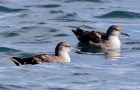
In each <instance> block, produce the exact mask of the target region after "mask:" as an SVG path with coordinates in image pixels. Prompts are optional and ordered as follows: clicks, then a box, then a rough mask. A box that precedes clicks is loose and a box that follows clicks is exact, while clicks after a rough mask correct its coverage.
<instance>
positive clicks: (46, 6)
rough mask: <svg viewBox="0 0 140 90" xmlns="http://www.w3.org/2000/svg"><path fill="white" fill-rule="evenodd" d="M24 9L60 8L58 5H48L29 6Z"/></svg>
mask: <svg viewBox="0 0 140 90" xmlns="http://www.w3.org/2000/svg"><path fill="white" fill-rule="evenodd" d="M25 7H37V8H57V7H61V5H58V4H48V5H30V6H25Z"/></svg>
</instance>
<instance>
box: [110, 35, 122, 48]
mask: <svg viewBox="0 0 140 90" xmlns="http://www.w3.org/2000/svg"><path fill="white" fill-rule="evenodd" d="M109 42H110V47H111V48H112V49H115V48H116V49H117V48H118V49H120V47H121V42H120V39H119V38H118V36H116V35H111V36H110V37H109Z"/></svg>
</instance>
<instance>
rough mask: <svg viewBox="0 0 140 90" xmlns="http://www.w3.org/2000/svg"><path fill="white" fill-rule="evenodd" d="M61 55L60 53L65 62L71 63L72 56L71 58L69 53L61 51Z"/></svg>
mask: <svg viewBox="0 0 140 90" xmlns="http://www.w3.org/2000/svg"><path fill="white" fill-rule="evenodd" d="M59 53H60V54H59V55H60V57H61V58H62V61H63V62H70V56H69V54H68V52H65V51H60V52H59Z"/></svg>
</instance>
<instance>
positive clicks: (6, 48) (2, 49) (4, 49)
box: [0, 47, 19, 53]
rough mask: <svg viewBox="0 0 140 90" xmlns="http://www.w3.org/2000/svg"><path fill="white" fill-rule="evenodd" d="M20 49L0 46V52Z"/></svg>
mask: <svg viewBox="0 0 140 90" xmlns="http://www.w3.org/2000/svg"><path fill="white" fill-rule="evenodd" d="M18 51H19V50H16V49H12V48H8V47H0V52H6V53H7V52H12V53H13V52H18Z"/></svg>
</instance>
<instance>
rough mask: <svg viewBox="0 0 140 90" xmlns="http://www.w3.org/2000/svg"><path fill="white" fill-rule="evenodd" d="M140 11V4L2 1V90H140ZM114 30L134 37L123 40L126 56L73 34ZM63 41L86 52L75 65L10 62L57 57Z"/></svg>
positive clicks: (76, 56)
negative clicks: (14, 58)
mask: <svg viewBox="0 0 140 90" xmlns="http://www.w3.org/2000/svg"><path fill="white" fill-rule="evenodd" d="M139 9H140V1H139V0H1V1H0V43H1V44H0V90H140V61H139V60H140V10H139ZM111 25H119V26H120V27H122V29H123V31H124V32H125V33H128V34H129V35H130V37H126V36H123V35H121V36H120V39H121V42H122V45H121V51H117V52H116V51H102V50H97V49H93V48H89V47H87V46H84V45H82V44H81V43H79V41H78V40H77V38H76V37H75V36H74V34H73V33H72V32H71V30H72V29H75V28H77V27H80V28H82V29H85V30H89V31H92V30H95V31H101V32H106V30H107V29H108V27H109V26H111ZM61 41H66V42H68V43H70V44H71V45H72V46H74V47H75V48H78V49H80V50H81V52H75V51H73V52H70V53H69V55H70V57H71V62H70V63H43V64H38V65H23V66H19V67H17V66H16V65H15V64H14V63H13V62H12V61H11V60H10V59H9V57H10V56H20V57H28V56H31V55H34V54H39V53H54V49H55V46H56V45H57V44H58V43H59V42H61ZM114 56H115V57H114ZM114 58H115V59H114Z"/></svg>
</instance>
